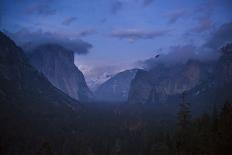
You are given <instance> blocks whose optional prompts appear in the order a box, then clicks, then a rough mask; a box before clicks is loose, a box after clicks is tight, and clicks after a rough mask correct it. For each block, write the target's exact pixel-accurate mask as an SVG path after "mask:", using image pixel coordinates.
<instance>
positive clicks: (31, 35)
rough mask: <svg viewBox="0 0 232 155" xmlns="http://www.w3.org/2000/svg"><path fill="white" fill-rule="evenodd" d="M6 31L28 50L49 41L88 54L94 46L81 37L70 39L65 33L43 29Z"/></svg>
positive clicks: (78, 52)
mask: <svg viewBox="0 0 232 155" xmlns="http://www.w3.org/2000/svg"><path fill="white" fill-rule="evenodd" d="M6 33H7V34H8V35H9V36H10V37H11V38H12V39H13V40H14V41H15V42H16V43H17V44H18V45H19V46H21V47H22V48H23V49H24V50H25V51H26V52H29V51H30V50H32V49H33V48H35V47H37V46H39V45H41V44H47V43H53V44H59V45H61V46H63V47H65V48H66V49H68V50H72V51H73V52H75V53H77V54H87V53H89V51H90V49H91V48H92V47H93V46H92V45H91V44H90V43H88V42H85V41H83V40H81V39H79V38H72V39H70V38H69V37H68V36H67V35H65V33H64V34H62V33H52V32H43V31H42V30H38V31H34V32H30V31H28V30H27V29H22V30H20V31H18V32H15V33H10V32H6Z"/></svg>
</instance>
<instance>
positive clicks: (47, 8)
mask: <svg viewBox="0 0 232 155" xmlns="http://www.w3.org/2000/svg"><path fill="white" fill-rule="evenodd" d="M51 2H52V0H43V1H40V2H37V3H33V4H31V5H29V6H28V7H27V13H28V14H38V15H44V16H48V15H54V14H55V13H56V9H54V8H52V7H51V6H52V4H51Z"/></svg>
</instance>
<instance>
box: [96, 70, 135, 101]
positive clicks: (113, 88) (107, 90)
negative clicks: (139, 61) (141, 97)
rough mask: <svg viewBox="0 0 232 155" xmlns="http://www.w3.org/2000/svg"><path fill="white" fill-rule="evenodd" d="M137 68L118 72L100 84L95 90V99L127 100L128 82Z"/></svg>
mask: <svg viewBox="0 0 232 155" xmlns="http://www.w3.org/2000/svg"><path fill="white" fill-rule="evenodd" d="M137 71H138V69H132V70H126V71H123V72H120V73H118V74H116V75H115V76H113V77H112V78H110V79H109V80H107V81H106V82H104V83H103V84H101V85H100V86H99V87H98V88H97V90H96V91H95V96H96V99H97V100H100V101H109V102H124V101H127V98H128V93H129V88H130V83H131V81H132V79H133V78H134V77H135V75H136V73H137Z"/></svg>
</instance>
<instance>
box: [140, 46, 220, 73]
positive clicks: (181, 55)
mask: <svg viewBox="0 0 232 155" xmlns="http://www.w3.org/2000/svg"><path fill="white" fill-rule="evenodd" d="M216 58H218V54H217V53H216V52H214V51H212V50H207V49H205V48H203V47H196V46H194V45H192V44H186V45H177V46H170V47H169V48H167V49H166V53H163V54H160V56H159V57H158V58H157V57H156V56H154V57H152V58H149V59H147V60H145V61H140V62H139V64H140V65H142V66H143V67H144V68H145V69H151V68H152V67H154V66H156V65H157V64H165V65H174V64H184V63H186V62H187V61H188V60H200V61H210V60H214V59H216Z"/></svg>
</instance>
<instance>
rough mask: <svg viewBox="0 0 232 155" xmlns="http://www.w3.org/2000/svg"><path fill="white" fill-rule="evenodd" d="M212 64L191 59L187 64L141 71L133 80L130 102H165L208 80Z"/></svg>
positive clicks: (162, 66)
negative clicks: (170, 97)
mask: <svg viewBox="0 0 232 155" xmlns="http://www.w3.org/2000/svg"><path fill="white" fill-rule="evenodd" d="M212 69H213V68H212V65H210V64H204V63H202V62H200V61H195V60H189V61H188V62H187V63H186V64H179V65H172V66H165V65H157V66H155V67H154V68H152V69H151V70H149V71H140V72H138V73H137V74H136V77H135V78H134V80H132V82H131V88H130V91H129V99H128V100H129V102H130V103H141V104H146V103H155V104H157V103H165V102H167V99H168V97H169V96H174V95H177V94H181V93H183V92H185V91H189V90H191V89H193V88H194V87H196V86H197V85H198V84H200V83H201V82H203V81H204V80H208V78H209V75H210V72H212Z"/></svg>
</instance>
